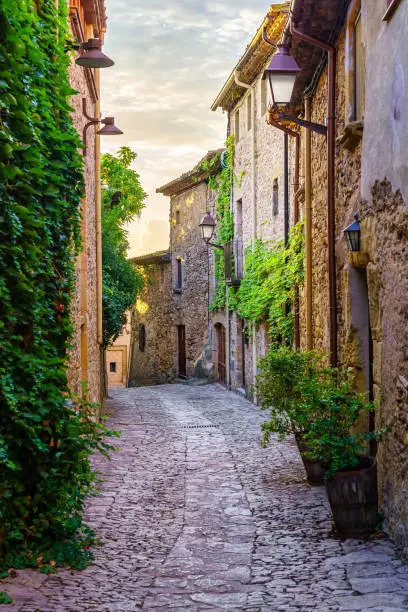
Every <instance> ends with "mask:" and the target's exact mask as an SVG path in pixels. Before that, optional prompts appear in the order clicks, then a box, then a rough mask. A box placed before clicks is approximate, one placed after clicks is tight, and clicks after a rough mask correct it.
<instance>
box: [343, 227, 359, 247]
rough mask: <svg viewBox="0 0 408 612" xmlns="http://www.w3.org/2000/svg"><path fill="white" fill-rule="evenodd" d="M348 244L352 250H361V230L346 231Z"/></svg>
mask: <svg viewBox="0 0 408 612" xmlns="http://www.w3.org/2000/svg"><path fill="white" fill-rule="evenodd" d="M346 241H347V246H348V248H349V250H350V251H359V250H360V230H349V231H348V232H346Z"/></svg>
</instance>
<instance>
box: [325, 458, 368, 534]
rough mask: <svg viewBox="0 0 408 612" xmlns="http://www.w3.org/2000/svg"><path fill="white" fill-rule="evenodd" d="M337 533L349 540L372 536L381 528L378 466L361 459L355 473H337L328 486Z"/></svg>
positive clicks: (366, 459) (353, 471)
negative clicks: (379, 525)
mask: <svg viewBox="0 0 408 612" xmlns="http://www.w3.org/2000/svg"><path fill="white" fill-rule="evenodd" d="M326 490H327V495H328V498H329V502H330V506H331V509H332V513H333V520H334V525H335V528H336V531H337V533H338V534H339V535H341V536H344V537H347V538H355V537H361V536H366V535H369V534H370V533H373V532H374V531H375V529H376V527H377V524H378V495H377V464H376V460H375V458H374V457H361V458H360V465H359V467H357V468H356V469H355V470H350V471H347V472H336V473H335V474H334V475H333V476H332V477H331V478H330V480H328V481H327V482H326Z"/></svg>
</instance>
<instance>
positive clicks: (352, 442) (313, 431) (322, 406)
mask: <svg viewBox="0 0 408 612" xmlns="http://www.w3.org/2000/svg"><path fill="white" fill-rule="evenodd" d="M334 372H335V373H336V375H333V376H332V377H330V378H328V380H327V381H325V383H324V384H323V385H322V388H321V389H320V392H319V398H318V400H319V401H318V404H317V410H316V411H315V414H314V418H313V421H312V422H311V424H310V427H309V430H308V431H307V432H306V434H305V436H304V441H305V442H306V444H307V445H308V447H309V449H310V456H311V457H313V458H319V459H320V460H321V461H322V462H323V464H324V465H325V466H326V468H327V477H329V476H331V475H332V474H333V473H334V472H339V471H343V470H352V469H354V468H356V467H358V465H359V457H360V456H361V455H363V454H366V453H367V451H368V449H369V442H370V440H373V439H377V438H379V437H380V435H381V434H382V433H383V431H374V432H369V431H363V432H357V431H356V425H357V421H358V420H359V418H360V417H361V415H362V414H364V413H365V412H369V411H371V410H374V404H373V402H368V401H367V399H366V396H365V394H364V393H355V392H354V390H353V388H352V386H351V384H350V382H349V381H348V380H347V377H346V374H345V373H342V372H336V371H334Z"/></svg>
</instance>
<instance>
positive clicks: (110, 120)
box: [82, 98, 123, 155]
mask: <svg viewBox="0 0 408 612" xmlns="http://www.w3.org/2000/svg"><path fill="white" fill-rule="evenodd" d="M82 112H83V115H84V117H85V118H86V119H88V123H87V124H86V125H85V127H84V129H83V130H82V142H83V144H84V148H83V154H84V155H85V153H86V132H87V130H88V128H89V127H90V126H91V125H97V124H100V123H103V125H104V126H103V127H102V128H101V129H100V130H98V131H97V134H99V135H100V136H117V135H118V134H123V132H122V130H120V129H119V128H118V127H117V126H116V125H115V118H114V117H104V119H98V117H91V116H90V115H88V112H87V110H86V98H82Z"/></svg>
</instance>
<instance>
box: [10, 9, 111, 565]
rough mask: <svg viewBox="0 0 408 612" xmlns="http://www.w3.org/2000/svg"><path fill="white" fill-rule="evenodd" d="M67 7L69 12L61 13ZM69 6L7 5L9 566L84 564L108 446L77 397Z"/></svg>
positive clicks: (77, 173) (77, 190) (77, 178)
mask: <svg viewBox="0 0 408 612" xmlns="http://www.w3.org/2000/svg"><path fill="white" fill-rule="evenodd" d="M56 5H58V6H56ZM67 24H68V17H67V3H66V2H59V3H56V2H55V0H41V2H37V3H34V2H32V0H0V346H1V363H0V557H1V563H0V568H1V569H3V570H4V569H6V568H7V567H10V566H14V567H22V566H24V565H34V566H35V565H38V564H39V565H43V566H44V567H45V569H46V570H48V569H49V570H50V571H52V568H53V567H54V566H55V565H59V564H62V563H69V564H71V565H76V566H81V565H83V564H84V563H86V561H87V557H88V556H89V553H87V552H86V550H85V549H84V546H86V545H87V544H88V543H89V538H90V537H91V534H90V532H89V530H87V528H86V526H85V525H84V524H83V522H82V507H83V502H84V497H85V496H86V494H87V493H88V492H89V491H90V490H91V489H92V482H93V479H94V476H93V472H92V470H91V467H90V463H89V459H88V456H89V454H90V453H92V452H94V451H95V450H97V449H102V450H103V451H106V450H107V448H106V447H105V446H104V445H103V443H102V436H103V435H104V429H103V427H102V426H100V425H97V424H95V423H94V421H93V419H91V418H90V416H89V413H90V411H91V412H92V411H93V410H94V407H92V406H89V405H88V403H87V402H86V400H85V399H84V398H73V400H72V401H71V400H68V393H69V391H68V384H67V375H66V371H67V350H68V348H69V342H70V336H71V333H72V326H71V322H70V320H71V317H70V315H71V295H72V292H73V288H74V284H75V274H74V264H75V258H76V256H77V254H78V252H79V249H80V223H79V221H80V203H81V198H82V195H83V178H82V156H81V155H80V153H79V151H78V149H79V148H80V146H81V143H80V140H79V138H78V135H77V133H76V131H75V129H74V127H73V124H72V118H71V111H72V109H71V107H70V97H71V96H72V94H73V93H75V92H73V90H72V89H71V87H70V84H69V79H68V65H69V61H70V58H69V55H68V54H67V53H66V44H67V38H68V32H67V29H68V28H67Z"/></svg>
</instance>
